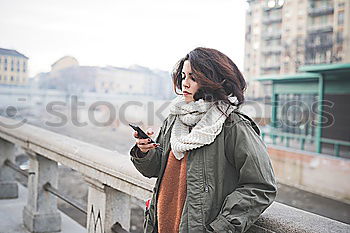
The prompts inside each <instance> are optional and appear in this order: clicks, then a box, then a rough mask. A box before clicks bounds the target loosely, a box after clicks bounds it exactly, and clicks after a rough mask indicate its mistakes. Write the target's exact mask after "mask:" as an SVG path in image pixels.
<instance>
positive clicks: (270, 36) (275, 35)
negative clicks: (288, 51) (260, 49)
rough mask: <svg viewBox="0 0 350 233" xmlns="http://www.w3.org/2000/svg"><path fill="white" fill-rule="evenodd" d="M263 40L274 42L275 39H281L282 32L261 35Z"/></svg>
mask: <svg viewBox="0 0 350 233" xmlns="http://www.w3.org/2000/svg"><path fill="white" fill-rule="evenodd" d="M262 37H263V39H264V40H275V39H281V37H282V31H281V30H276V31H273V32H266V33H264V34H263V36H262Z"/></svg>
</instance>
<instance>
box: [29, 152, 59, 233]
mask: <svg viewBox="0 0 350 233" xmlns="http://www.w3.org/2000/svg"><path fill="white" fill-rule="evenodd" d="M29 158H30V165H29V177H28V200H27V205H26V206H25V207H24V209H23V222H24V225H25V227H26V228H27V229H28V230H29V231H30V232H57V231H60V230H61V215H60V213H59V212H58V209H57V199H56V197H55V196H54V195H52V194H51V193H49V192H47V191H45V190H44V187H43V186H44V184H46V183H47V182H50V184H51V185H52V187H55V188H57V181H58V180H57V179H58V165H57V162H55V161H52V160H50V159H47V158H45V157H43V156H41V155H39V154H36V153H32V152H29Z"/></svg>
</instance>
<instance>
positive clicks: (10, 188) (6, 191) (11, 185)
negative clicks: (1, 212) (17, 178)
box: [0, 182, 18, 199]
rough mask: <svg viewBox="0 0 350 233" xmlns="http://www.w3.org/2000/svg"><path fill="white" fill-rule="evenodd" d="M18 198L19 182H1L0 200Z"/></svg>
mask: <svg viewBox="0 0 350 233" xmlns="http://www.w3.org/2000/svg"><path fill="white" fill-rule="evenodd" d="M17 197H18V184H17V182H0V199H11V198H17Z"/></svg>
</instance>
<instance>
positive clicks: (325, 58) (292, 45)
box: [244, 0, 350, 98]
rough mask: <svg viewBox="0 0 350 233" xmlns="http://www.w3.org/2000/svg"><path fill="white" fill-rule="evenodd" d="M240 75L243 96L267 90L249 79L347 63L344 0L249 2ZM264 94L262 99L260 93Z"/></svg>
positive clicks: (349, 30)
mask: <svg viewBox="0 0 350 233" xmlns="http://www.w3.org/2000/svg"><path fill="white" fill-rule="evenodd" d="M247 2H248V3H249V8H248V10H247V12H246V34H245V37H246V44H245V61H244V74H245V77H246V78H247V81H248V89H247V95H248V97H251V98H260V97H264V96H265V94H267V93H270V90H266V87H265V89H263V88H262V86H261V83H258V82H256V81H254V78H256V77H260V76H263V75H269V74H280V75H282V74H291V73H296V72H297V71H298V68H299V66H301V65H312V64H325V63H346V62H350V40H349V37H350V1H349V0H248V1H247ZM265 91H266V93H265Z"/></svg>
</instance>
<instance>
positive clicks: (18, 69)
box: [17, 61, 20, 72]
mask: <svg viewBox="0 0 350 233" xmlns="http://www.w3.org/2000/svg"><path fill="white" fill-rule="evenodd" d="M19 71H20V65H19V61H17V72H19Z"/></svg>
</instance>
